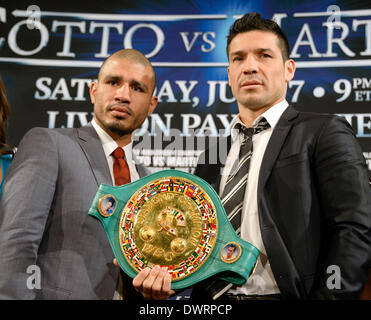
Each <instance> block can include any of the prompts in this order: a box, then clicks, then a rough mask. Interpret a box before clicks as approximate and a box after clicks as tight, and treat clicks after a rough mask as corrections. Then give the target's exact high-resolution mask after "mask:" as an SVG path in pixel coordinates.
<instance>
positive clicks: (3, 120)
mask: <svg viewBox="0 0 371 320" xmlns="http://www.w3.org/2000/svg"><path fill="white" fill-rule="evenodd" d="M8 116H9V103H8V99H7V98H6V95H5V87H4V83H3V80H2V79H1V77H0V155H2V154H4V153H9V152H6V151H5V150H4V148H5V147H7V145H6V143H5V142H6V125H7V120H8Z"/></svg>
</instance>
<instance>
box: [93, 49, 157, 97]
mask: <svg viewBox="0 0 371 320" xmlns="http://www.w3.org/2000/svg"><path fill="white" fill-rule="evenodd" d="M113 59H124V60H127V61H130V62H131V63H135V64H141V65H143V66H145V67H149V68H150V70H151V74H152V75H151V78H152V79H153V88H152V93H153V91H154V90H155V87H156V73H155V70H154V69H153V66H152V64H151V62H149V60H148V59H147V58H146V57H145V55H144V54H143V53H141V52H140V51H138V50H135V49H122V50H119V51H116V52H115V53H113V54H111V55H110V56H109V57H108V58H107V59H106V60H104V62H103V64H102V66H101V67H100V70H99V73H98V81H99V80H100V76H101V73H102V70H103V69H104V67H105V65H106V64H107V63H108V62H109V61H111V60H113Z"/></svg>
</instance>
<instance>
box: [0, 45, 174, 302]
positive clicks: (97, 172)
mask: <svg viewBox="0 0 371 320" xmlns="http://www.w3.org/2000/svg"><path fill="white" fill-rule="evenodd" d="M155 86H156V76H155V72H154V70H153V67H152V65H151V63H150V62H149V61H148V59H147V58H146V57H145V56H144V55H143V54H141V53H140V52H139V51H137V50H133V49H126V50H120V51H117V52H115V53H114V54H112V55H111V56H110V57H108V58H107V59H106V61H105V62H104V63H103V65H102V67H101V69H100V71H99V75H98V82H93V83H92V85H91V87H90V97H91V101H92V103H93V104H94V120H93V121H92V122H91V123H89V124H88V125H86V126H83V127H81V128H78V129H44V128H34V129H32V130H30V131H29V132H28V133H27V134H26V135H25V137H24V138H23V139H22V141H21V143H20V145H19V148H18V152H17V155H16V156H15V158H14V161H13V163H12V165H11V168H10V169H9V171H8V173H7V176H6V179H5V183H4V188H3V196H2V199H1V203H0V212H1V215H0V257H1V259H0V299H35V298H37V299H113V298H114V294H115V289H116V288H118V287H120V286H118V284H119V281H118V279H119V268H118V267H117V266H115V265H114V256H113V252H112V249H111V247H110V245H109V242H108V239H107V236H106V234H105V232H104V230H103V228H102V226H101V224H100V223H99V221H98V220H96V219H94V218H92V217H91V216H89V215H88V210H89V208H90V205H91V203H92V200H93V199H94V196H95V194H96V192H97V189H98V186H99V185H100V184H101V183H106V184H113V185H121V184H123V183H127V182H130V181H134V180H136V179H138V178H140V177H142V176H144V175H146V174H147V173H146V171H145V170H144V167H142V166H140V165H136V164H135V162H134V161H133V158H132V134H133V132H134V130H135V129H137V128H139V127H140V126H141V124H142V123H143V121H144V120H145V119H146V117H148V116H149V115H150V114H151V113H152V112H153V110H154V109H155V107H156V105H157V97H155V96H153V92H154V89H155ZM115 168H116V169H117V170H116V169H115ZM115 172H117V174H116V173H115ZM30 266H37V267H38V268H39V270H40V273H39V275H40V277H39V278H40V279H39V280H40V287H39V288H36V289H35V288H34V286H32V285H31V286H30V285H29V281H28V280H29V277H30V274H28V273H27V272H28V270H29V269H28V268H29V267H30ZM146 272H147V273H146ZM146 272H144V273H142V274H140V275H141V276H140V278H139V280H140V281H139V282H138V281H137V282H138V284H137V285H139V286H140V285H141V282H142V281H147V282H148V279H147V276H148V275H150V276H151V277H152V278H153V279H154V280H152V278H150V279H149V280H150V282H151V281H152V282H156V279H157V278H156V276H157V274H160V275H163V274H166V270H158V268H156V270H154V271H153V272H152V271H151V272H148V271H146ZM143 275H144V276H143ZM161 281H162V282H163V283H164V286H165V287H166V288H168V289H167V291H166V293H165V298H166V297H167V296H168V294H170V293H171V291H170V278H169V276H166V277H163V278H161ZM152 282H151V283H152ZM129 286H131V283H129ZM129 289H130V288H128V287H125V288H124V291H122V290H119V291H120V293H121V294H124V292H126V294H127V293H128V292H129V291H130V290H129ZM132 289H133V287H132ZM139 291H140V290H139ZM132 292H135V291H134V290H132ZM162 294H163V291H160V292H158V291H156V290H153V291H151V295H150V296H149V297H152V298H163V296H162ZM118 296H119V295H118ZM126 297H128V296H126Z"/></svg>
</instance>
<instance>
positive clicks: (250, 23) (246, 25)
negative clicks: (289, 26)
mask: <svg viewBox="0 0 371 320" xmlns="http://www.w3.org/2000/svg"><path fill="white" fill-rule="evenodd" d="M253 30H260V31H267V32H272V33H274V34H275V35H276V36H277V37H278V41H279V47H280V48H281V52H282V58H283V61H286V60H288V59H289V54H290V47H289V42H288V41H287V37H286V35H285V34H284V33H283V31H282V30H281V28H280V26H279V25H278V24H277V23H276V22H274V21H273V20H269V19H263V18H262V17H261V15H260V13H258V12H251V13H247V14H245V15H244V16H243V17H241V18H240V19H238V20H236V21H235V22H234V23H233V25H232V26H231V28H230V29H229V34H228V38H227V57H228V59H229V45H230V44H231V42H232V40H233V38H234V37H235V36H236V35H238V34H239V33H243V32H248V31H253Z"/></svg>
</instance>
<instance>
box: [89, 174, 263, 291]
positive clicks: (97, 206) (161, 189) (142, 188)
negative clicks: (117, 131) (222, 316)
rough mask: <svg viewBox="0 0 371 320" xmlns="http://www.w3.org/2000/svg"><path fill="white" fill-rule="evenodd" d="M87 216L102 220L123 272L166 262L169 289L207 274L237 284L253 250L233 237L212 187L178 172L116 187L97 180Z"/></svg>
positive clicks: (255, 252) (247, 272) (246, 273)
mask: <svg viewBox="0 0 371 320" xmlns="http://www.w3.org/2000/svg"><path fill="white" fill-rule="evenodd" d="M89 215H91V216H93V217H95V218H97V219H98V220H99V221H100V222H101V223H102V225H103V228H104V230H105V232H106V234H107V236H108V239H109V242H110V244H111V247H112V250H113V253H114V255H115V257H116V259H117V261H118V263H119V265H120V267H121V269H122V270H123V271H124V272H125V273H126V274H127V275H129V276H130V277H132V278H134V277H135V276H136V275H137V273H138V272H140V271H141V270H142V269H144V268H145V267H147V266H148V267H150V268H152V267H153V266H154V265H160V266H166V267H167V268H168V272H169V273H170V275H171V281H172V283H171V288H172V289H182V288H185V287H189V286H191V285H193V284H195V283H197V282H199V281H202V280H204V279H206V278H208V277H211V276H213V275H217V276H218V278H220V279H223V280H226V281H229V282H231V283H234V284H237V285H241V284H243V283H244V282H245V281H246V280H247V278H248V276H249V275H250V273H251V272H252V270H253V268H254V266H255V263H256V259H257V257H258V255H259V250H258V249H256V248H255V247H254V246H253V245H252V244H250V243H249V242H246V241H244V240H242V239H241V238H240V237H238V236H237V234H236V233H235V231H234V229H233V227H232V225H231V224H230V222H229V220H228V218H227V215H226V213H225V210H224V208H223V205H222V203H221V201H220V198H219V196H218V194H217V193H216V192H215V190H214V189H213V188H212V187H211V186H210V185H209V184H208V183H207V182H206V181H204V180H203V179H201V178H199V177H197V176H195V175H193V174H190V173H186V172H183V171H178V170H163V171H159V172H156V173H153V174H151V175H148V176H146V177H144V178H141V179H140V180H137V181H134V182H131V183H129V184H126V185H122V186H119V187H112V186H109V185H105V184H101V185H100V187H99V189H98V192H97V194H96V196H95V198H94V200H93V203H92V206H91V208H90V210H89Z"/></svg>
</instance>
